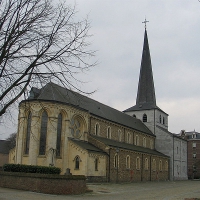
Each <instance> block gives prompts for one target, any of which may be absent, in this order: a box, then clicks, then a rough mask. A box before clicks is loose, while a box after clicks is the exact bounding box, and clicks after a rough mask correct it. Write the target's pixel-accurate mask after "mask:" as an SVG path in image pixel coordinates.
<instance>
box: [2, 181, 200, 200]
mask: <svg viewBox="0 0 200 200" xmlns="http://www.w3.org/2000/svg"><path fill="white" fill-rule="evenodd" d="M88 188H89V189H92V190H93V192H91V193H86V194H83V195H66V196H65V195H49V194H42V193H35V192H30V191H22V190H14V189H7V188H0V200H23V199H28V200H53V199H54V200H55V199H56V200H71V199H81V200H82V199H89V200H90V199H95V200H103V199H104V200H107V199H108V200H109V199H111V200H113V199H114V200H122V199H126V200H137V199H138V200H185V199H187V200H188V199H192V200H194V199H195V198H196V199H197V198H200V181H199V180H198V181H176V182H171V181H167V182H146V183H145V182H141V183H127V184H88Z"/></svg>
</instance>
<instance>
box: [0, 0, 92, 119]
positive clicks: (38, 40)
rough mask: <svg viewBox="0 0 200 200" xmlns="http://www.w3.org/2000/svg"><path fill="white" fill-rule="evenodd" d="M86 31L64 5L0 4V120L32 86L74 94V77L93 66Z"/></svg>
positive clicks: (46, 1)
mask: <svg viewBox="0 0 200 200" xmlns="http://www.w3.org/2000/svg"><path fill="white" fill-rule="evenodd" d="M89 28H90V26H89V23H88V20H87V19H84V20H82V21H77V20H76V10H75V6H74V7H71V6H69V5H66V4H65V3H64V2H60V3H59V4H55V2H52V1H51V0H3V1H1V0H0V116H2V115H3V114H4V113H5V112H6V111H8V110H9V108H10V106H11V105H12V104H14V103H16V101H17V100H18V99H19V97H21V96H22V95H23V94H24V93H25V92H26V91H27V90H28V89H30V87H32V86H35V87H40V86H43V85H44V84H46V83H47V82H49V81H53V82H56V83H59V84H62V85H63V86H65V87H67V88H70V89H71V88H74V89H77V90H78V89H79V88H78V87H77V86H76V84H74V81H77V80H76V76H75V74H76V73H78V72H83V70H87V69H89V68H90V67H92V66H94V65H95V63H92V64H90V63H89V62H90V61H89V58H90V57H91V56H93V55H94V51H90V50H89V49H88V47H89V45H90V44H89V43H88V37H90V35H89V34H88V30H89Z"/></svg>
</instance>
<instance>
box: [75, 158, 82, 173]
mask: <svg viewBox="0 0 200 200" xmlns="http://www.w3.org/2000/svg"><path fill="white" fill-rule="evenodd" d="M74 161H75V169H76V170H77V169H79V168H80V161H81V159H80V157H79V156H76V157H75V159H74Z"/></svg>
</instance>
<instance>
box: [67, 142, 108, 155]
mask: <svg viewBox="0 0 200 200" xmlns="http://www.w3.org/2000/svg"><path fill="white" fill-rule="evenodd" d="M69 140H70V141H72V142H73V143H75V144H76V145H78V146H80V147H81V148H83V149H85V150H87V151H89V152H96V153H101V154H106V153H105V152H104V151H102V150H101V149H99V148H97V147H95V146H94V145H92V144H91V143H89V142H87V141H83V140H78V139H74V138H69Z"/></svg>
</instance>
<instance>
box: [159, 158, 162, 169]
mask: <svg viewBox="0 0 200 200" xmlns="http://www.w3.org/2000/svg"><path fill="white" fill-rule="evenodd" d="M159 170H160V171H162V160H160V162H159Z"/></svg>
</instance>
